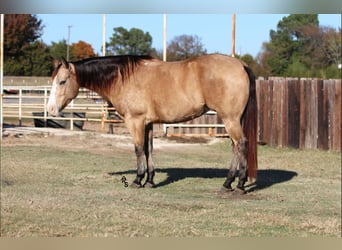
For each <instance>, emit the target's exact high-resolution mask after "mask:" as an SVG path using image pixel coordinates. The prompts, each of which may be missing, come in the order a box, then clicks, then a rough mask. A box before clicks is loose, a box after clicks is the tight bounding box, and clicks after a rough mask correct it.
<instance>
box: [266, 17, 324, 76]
mask: <svg viewBox="0 0 342 250" xmlns="http://www.w3.org/2000/svg"><path fill="white" fill-rule="evenodd" d="M318 24H319V23H318V15H317V14H305V15H304V14H303V15H302V14H294V15H289V16H287V17H284V18H283V19H282V20H281V21H280V22H279V23H278V25H277V30H276V31H275V30H271V31H270V39H271V40H270V42H268V43H264V48H263V49H264V51H265V52H266V53H267V54H268V56H267V62H266V63H267V65H268V67H269V69H270V73H271V74H272V75H279V76H286V75H288V73H289V72H288V69H289V68H291V64H292V63H294V64H295V65H296V66H300V67H304V68H306V67H307V65H305V60H306V58H307V56H308V55H307V53H306V49H305V48H307V46H308V44H309V42H310V39H308V37H307V36H306V32H305V30H307V29H308V28H312V29H316V28H318ZM292 68H293V67H292Z"/></svg>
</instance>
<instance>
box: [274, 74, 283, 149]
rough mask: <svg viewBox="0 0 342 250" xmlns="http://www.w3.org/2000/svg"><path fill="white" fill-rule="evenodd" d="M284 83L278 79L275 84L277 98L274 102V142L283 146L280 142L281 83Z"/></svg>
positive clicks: (281, 129)
mask: <svg viewBox="0 0 342 250" xmlns="http://www.w3.org/2000/svg"><path fill="white" fill-rule="evenodd" d="M283 83H284V80H278V81H277V84H276V88H275V91H276V100H277V104H276V107H277V108H276V112H277V113H276V138H277V141H276V144H277V145H278V146H281V147H283V146H284V145H283V144H282V131H283V128H282V105H281V104H282V88H281V87H282V85H283Z"/></svg>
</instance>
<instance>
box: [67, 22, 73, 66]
mask: <svg viewBox="0 0 342 250" xmlns="http://www.w3.org/2000/svg"><path fill="white" fill-rule="evenodd" d="M71 27H72V26H71V25H69V26H68V42H67V61H69V55H70V48H69V47H70V30H71Z"/></svg>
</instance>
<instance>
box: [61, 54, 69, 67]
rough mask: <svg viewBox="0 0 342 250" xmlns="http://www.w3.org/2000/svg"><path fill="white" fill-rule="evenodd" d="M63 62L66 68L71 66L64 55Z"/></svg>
mask: <svg viewBox="0 0 342 250" xmlns="http://www.w3.org/2000/svg"><path fill="white" fill-rule="evenodd" d="M62 64H63V66H64V67H65V68H66V69H68V68H69V63H68V62H67V60H65V58H64V57H62Z"/></svg>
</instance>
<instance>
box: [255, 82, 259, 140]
mask: <svg viewBox="0 0 342 250" xmlns="http://www.w3.org/2000/svg"><path fill="white" fill-rule="evenodd" d="M255 89H256V99H257V106H258V107H257V112H258V116H257V141H260V79H258V80H256V81H255Z"/></svg>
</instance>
